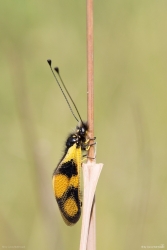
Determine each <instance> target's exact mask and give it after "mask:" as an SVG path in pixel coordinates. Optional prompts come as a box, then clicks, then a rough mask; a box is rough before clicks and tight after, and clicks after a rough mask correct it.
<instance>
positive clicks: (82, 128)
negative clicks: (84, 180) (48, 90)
mask: <svg viewBox="0 0 167 250" xmlns="http://www.w3.org/2000/svg"><path fill="white" fill-rule="evenodd" d="M47 62H48V64H49V66H50V68H51V71H52V73H53V75H54V78H55V79H56V81H57V83H58V85H59V87H60V89H61V91H62V93H63V95H64V97H65V99H66V101H67V104H68V106H69V108H70V110H71V112H72V114H73V116H74V118H75V119H76V120H77V121H78V122H79V125H78V126H77V127H76V130H75V131H74V132H73V133H71V134H70V135H69V136H68V138H67V140H66V144H65V150H64V155H63V157H62V158H61V160H60V161H59V163H58V165H57V167H56V169H55V170H54V172H53V179H52V183H53V191H54V195H55V198H56V200H57V203H58V207H59V209H60V212H61V215H62V217H63V219H64V221H65V223H66V224H67V225H74V224H75V223H76V222H77V221H78V220H79V218H80V216H81V207H82V201H81V191H80V170H81V163H82V159H83V155H82V153H83V152H84V151H85V150H89V147H90V146H91V145H94V143H93V144H91V145H89V141H90V140H94V139H95V138H93V139H90V138H88V124H87V122H83V121H82V119H81V116H80V114H79V112H78V109H77V107H76V105H75V103H74V101H73V100H72V98H71V96H70V94H69V92H68V90H67V89H66V87H65V85H64V82H63V80H62V78H61V75H60V73H59V69H58V68H54V70H55V72H56V73H57V74H58V76H59V79H60V82H61V85H60V83H59V81H58V79H57V77H56V75H55V73H54V70H53V68H52V62H51V60H47ZM62 87H63V88H64V89H65V91H66V94H67V96H68V97H69V99H70V100H71V102H72V104H73V105H74V107H75V110H76V112H77V114H78V116H79V119H78V118H77V117H76V116H75V114H74V112H73V110H72V108H71V106H70V103H69V99H68V98H67V96H66V94H65V92H64V90H63V88H62ZM79 120H80V121H79Z"/></svg>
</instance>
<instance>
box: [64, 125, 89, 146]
mask: <svg viewBox="0 0 167 250" xmlns="http://www.w3.org/2000/svg"><path fill="white" fill-rule="evenodd" d="M87 132H88V125H87V123H84V122H83V123H81V125H80V126H77V127H76V131H75V132H74V133H72V134H70V135H69V137H68V138H67V141H66V147H67V148H70V147H71V146H73V145H74V143H76V145H77V147H81V148H82V147H83V145H84V144H85V142H86V140H87Z"/></svg>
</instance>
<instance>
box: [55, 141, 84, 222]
mask: <svg viewBox="0 0 167 250" xmlns="http://www.w3.org/2000/svg"><path fill="white" fill-rule="evenodd" d="M81 157H82V154H81V147H77V144H76V143H74V145H73V146H71V147H70V148H69V149H68V151H67V153H66V154H65V156H64V158H63V159H62V161H61V162H60V164H59V165H58V167H57V168H56V170H55V171H54V173H53V190H54V194H55V197H56V200H57V203H58V206H59V209H60V212H61V214H62V217H63V219H64V221H65V223H66V224H67V225H73V224H75V223H76V222H77V221H78V220H79V218H80V215H81V194H80V170H81Z"/></svg>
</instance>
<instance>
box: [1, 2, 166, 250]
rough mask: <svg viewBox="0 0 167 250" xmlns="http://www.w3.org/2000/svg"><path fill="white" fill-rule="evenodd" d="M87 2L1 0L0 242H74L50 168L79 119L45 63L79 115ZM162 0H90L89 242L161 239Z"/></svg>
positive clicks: (67, 245)
mask: <svg viewBox="0 0 167 250" xmlns="http://www.w3.org/2000/svg"><path fill="white" fill-rule="evenodd" d="M85 4H86V3H85V1H64V0H62V1H51V0H50V1H32V0H29V1H23V0H12V1H1V8H0V31H1V35H0V72H1V74H0V77H1V84H0V119H1V122H0V168H1V174H0V204H1V205H0V247H2V248H5V247H9V246H11V247H13V246H20V247H22V248H23V247H24V248H25V249H31V250H35V249H41V250H45V249H56V250H57V249H58V250H59V249H60V250H66V249H68V250H74V249H78V248H79V238H80V227H81V220H80V222H79V223H78V224H77V225H76V226H74V227H71V228H70V227H67V226H66V225H65V224H64V222H63V220H62V218H61V215H60V213H59V211H58V208H57V204H56V201H55V199H54V196H53V191H52V179H51V177H52V172H53V170H54V168H55V166H56V165H57V163H58V161H59V159H60V157H61V156H62V151H63V145H64V142H65V140H66V136H67V135H68V133H69V132H70V131H71V130H72V129H73V128H75V126H76V122H75V120H74V118H73V117H72V115H71V113H70V111H69V109H68V106H67V104H66V102H65V100H64V98H63V96H62V94H61V92H60V90H59V89H58V87H57V85H56V83H55V81H54V79H53V76H52V74H51V72H50V69H49V67H48V65H47V63H46V60H47V59H49V58H50V59H52V60H53V64H54V66H59V67H60V70H61V75H62V77H63V79H64V81H65V83H66V85H67V87H68V89H69V91H70V93H71V95H72V97H73V99H74V100H75V102H76V104H77V107H78V109H79V111H80V113H81V115H82V117H83V119H86V12H85V11H86V6H85ZM166 9H167V2H166V1H165V0H161V1H158V0H141V1H133V0H129V1H123V0H121V1H103V2H102V1H101V2H100V1H95V3H94V28H95V32H94V39H95V135H96V137H97V141H98V147H97V162H103V163H104V168H103V171H102V174H101V178H100V180H99V183H98V187H97V192H96V201H97V202H96V204H97V250H98V249H99V250H100V249H117V250H130V249H132V250H134V249H142V248H143V246H162V245H161V244H164V245H163V247H164V248H166V247H167V225H166V223H167V129H166V128H167V70H166V66H167V32H166V27H167V15H166Z"/></svg>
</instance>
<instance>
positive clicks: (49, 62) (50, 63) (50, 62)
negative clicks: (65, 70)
mask: <svg viewBox="0 0 167 250" xmlns="http://www.w3.org/2000/svg"><path fill="white" fill-rule="evenodd" d="M47 62H48V64H49V66H50V67H51V65H52V61H51V60H50V59H48V60H47Z"/></svg>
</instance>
